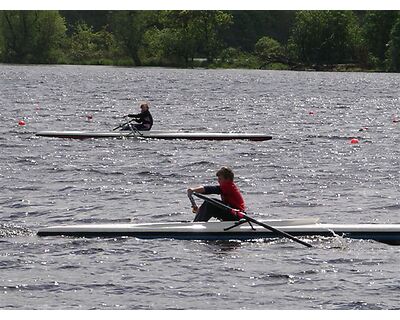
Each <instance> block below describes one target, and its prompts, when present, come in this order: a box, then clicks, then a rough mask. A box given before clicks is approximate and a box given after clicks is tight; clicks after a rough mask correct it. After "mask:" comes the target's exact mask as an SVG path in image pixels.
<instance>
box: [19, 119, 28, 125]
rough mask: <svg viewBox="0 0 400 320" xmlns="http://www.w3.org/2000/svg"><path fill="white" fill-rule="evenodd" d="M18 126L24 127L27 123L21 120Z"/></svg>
mask: <svg viewBox="0 0 400 320" xmlns="http://www.w3.org/2000/svg"><path fill="white" fill-rule="evenodd" d="M18 125H19V126H24V125H26V123H25V121H24V120H19V122H18Z"/></svg>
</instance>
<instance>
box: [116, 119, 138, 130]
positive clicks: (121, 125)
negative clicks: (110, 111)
mask: <svg viewBox="0 0 400 320" xmlns="http://www.w3.org/2000/svg"><path fill="white" fill-rule="evenodd" d="M132 121H135V119H132V120H129V121H127V122H125V123H123V124H120V125H119V126H118V127H115V128H114V129H113V131H115V130H117V129H119V128H121V127H123V126H125V125H127V124H129V123H131V122H132Z"/></svg>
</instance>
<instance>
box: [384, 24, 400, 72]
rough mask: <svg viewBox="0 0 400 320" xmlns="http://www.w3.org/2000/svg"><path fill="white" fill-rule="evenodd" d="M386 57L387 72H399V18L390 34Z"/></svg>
mask: <svg viewBox="0 0 400 320" xmlns="http://www.w3.org/2000/svg"><path fill="white" fill-rule="evenodd" d="M386 56H387V62H386V63H387V67H388V70H389V71H394V72H400V17H399V18H397V20H396V23H395V24H394V26H393V28H392V30H391V32H390V41H389V44H388V48H387V52H386Z"/></svg>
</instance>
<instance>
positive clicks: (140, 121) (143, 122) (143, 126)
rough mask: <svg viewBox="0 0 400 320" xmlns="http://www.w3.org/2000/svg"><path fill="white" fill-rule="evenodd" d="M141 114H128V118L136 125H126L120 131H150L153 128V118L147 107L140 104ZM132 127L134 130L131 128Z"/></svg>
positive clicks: (144, 104)
mask: <svg viewBox="0 0 400 320" xmlns="http://www.w3.org/2000/svg"><path fill="white" fill-rule="evenodd" d="M140 110H141V112H140V113H138V114H128V117H130V118H133V120H134V121H136V122H137V124H132V123H127V124H126V125H124V126H123V127H122V129H121V130H133V129H136V130H139V131H150V130H151V127H152V126H153V117H152V115H151V113H150V111H149V105H148V104H147V103H142V104H141V105H140ZM132 127H134V128H132Z"/></svg>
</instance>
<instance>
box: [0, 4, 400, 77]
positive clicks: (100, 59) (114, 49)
mask: <svg viewBox="0 0 400 320" xmlns="http://www.w3.org/2000/svg"><path fill="white" fill-rule="evenodd" d="M0 62H5V63H74V64H116V65H135V66H140V65H157V66H178V67H198V66H203V67H233V68H236V67H239V68H269V69H271V68H278V69H309V68H312V69H318V70H319V69H322V70H346V69H356V70H358V69H363V70H365V69H370V70H381V71H392V72H399V71H400V14H399V12H398V11H363V12H361V11H185V10H183V11H92V12H90V11H0Z"/></svg>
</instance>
